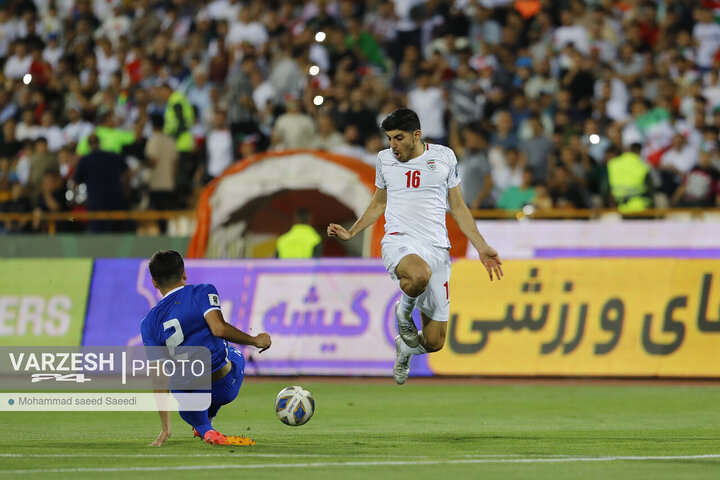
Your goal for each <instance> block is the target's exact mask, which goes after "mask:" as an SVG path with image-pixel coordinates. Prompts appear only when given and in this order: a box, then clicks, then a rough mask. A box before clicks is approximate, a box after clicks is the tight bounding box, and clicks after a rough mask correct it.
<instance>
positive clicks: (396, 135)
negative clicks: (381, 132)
mask: <svg viewBox="0 0 720 480" xmlns="http://www.w3.org/2000/svg"><path fill="white" fill-rule="evenodd" d="M386 135H387V138H388V142H390V149H391V150H392V153H393V155H395V158H397V159H398V160H399V161H400V162H407V161H408V160H410V159H411V158H413V157H415V156H416V155H415V153H416V152H415V150H416V149H417V145H418V141H419V140H420V130H415V131H414V132H412V133H410V132H406V131H404V130H390V131H389V132H386Z"/></svg>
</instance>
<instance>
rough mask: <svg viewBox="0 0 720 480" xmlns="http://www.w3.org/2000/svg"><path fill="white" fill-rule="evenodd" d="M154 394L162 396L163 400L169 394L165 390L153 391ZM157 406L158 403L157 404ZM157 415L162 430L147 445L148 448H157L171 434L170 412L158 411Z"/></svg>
mask: <svg viewBox="0 0 720 480" xmlns="http://www.w3.org/2000/svg"><path fill="white" fill-rule="evenodd" d="M153 391H154V392H155V396H156V397H157V396H158V395H163V396H165V398H167V394H169V393H170V390H168V389H167V388H166V389H158V390H155V389H154V390H153ZM158 405H159V402H158ZM158 414H159V415H160V424H161V425H162V430H160V434H159V435H158V436H157V438H156V439H155V441H154V442H152V443H150V444H148V447H159V446H161V445H162V444H163V443H165V441H166V440H167V439H168V438H170V435H171V434H172V432H171V430H170V411H169V410H158Z"/></svg>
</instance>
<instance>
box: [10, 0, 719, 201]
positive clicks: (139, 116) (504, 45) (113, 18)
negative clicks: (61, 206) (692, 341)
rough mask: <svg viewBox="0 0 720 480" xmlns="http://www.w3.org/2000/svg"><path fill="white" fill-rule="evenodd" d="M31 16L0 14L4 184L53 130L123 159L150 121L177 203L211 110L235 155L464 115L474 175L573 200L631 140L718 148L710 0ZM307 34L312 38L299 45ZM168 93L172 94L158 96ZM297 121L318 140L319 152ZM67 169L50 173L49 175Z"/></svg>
mask: <svg viewBox="0 0 720 480" xmlns="http://www.w3.org/2000/svg"><path fill="white" fill-rule="evenodd" d="M11 3H12V2H11ZM44 3H47V2H42V1H40V2H39V3H37V5H38V6H37V7H36V6H35V5H34V4H33V2H20V3H19V4H11V5H10V6H9V7H8V8H4V9H2V10H0V65H3V72H4V73H5V79H6V82H5V83H3V84H2V85H0V123H1V124H2V127H3V128H2V130H3V135H2V138H1V139H0V157H5V158H7V159H8V161H9V163H10V164H11V169H12V171H13V172H15V174H16V176H17V178H18V181H19V182H20V183H21V184H25V183H27V182H28V178H29V175H30V155H31V152H29V151H28V149H27V148H25V149H24V150H23V142H25V141H26V140H29V141H31V142H32V141H34V140H35V139H36V138H38V137H39V136H43V137H45V138H46V139H48V144H49V149H50V151H55V150H56V149H57V148H59V144H58V142H57V141H56V133H57V129H58V128H60V129H62V145H68V144H71V145H73V146H75V145H79V149H78V152H79V153H80V154H81V155H85V154H88V153H89V152H90V149H89V147H88V145H87V137H88V135H89V134H90V133H91V132H92V131H95V133H96V134H97V135H98V137H100V146H101V148H102V149H103V150H110V151H113V152H116V153H121V152H123V151H124V152H126V153H128V152H129V150H128V148H127V145H132V147H131V149H130V150H132V148H134V147H137V146H139V145H142V144H143V142H145V140H146V139H148V138H149V137H151V136H152V135H153V132H152V129H151V128H150V122H149V121H148V118H149V114H150V113H151V112H160V113H161V114H162V113H166V114H167V115H168V118H166V128H168V126H169V125H174V126H173V127H172V129H173V130H172V131H169V130H168V131H167V132H166V133H168V134H170V135H171V136H173V138H174V139H175V140H176V149H178V150H180V152H181V157H182V161H181V165H180V169H179V170H180V172H181V173H180V174H179V178H178V179H177V181H178V183H177V186H178V188H179V189H180V190H181V191H183V194H182V197H183V201H184V200H186V199H187V198H188V197H190V195H189V191H190V190H191V188H192V187H193V182H199V181H200V179H199V177H198V176H197V175H193V173H192V172H193V170H194V169H195V166H196V164H198V163H199V162H200V157H201V156H202V153H203V152H205V151H206V146H205V145H204V144H203V143H202V142H203V141H204V139H205V133H204V131H203V130H202V129H201V128H200V127H204V128H209V127H211V126H212V124H213V119H214V117H215V112H216V111H218V110H225V111H227V112H228V117H229V123H230V126H231V132H232V133H233V145H234V147H233V153H234V154H237V153H238V148H242V149H246V150H247V151H253V152H254V151H263V150H265V149H266V148H267V147H268V143H269V142H267V141H266V139H267V138H270V137H273V141H272V148H306V147H310V148H316V145H318V147H317V148H327V149H332V148H334V146H335V145H333V143H334V142H335V143H339V142H338V138H339V137H341V136H342V134H343V133H345V131H346V127H347V126H348V125H349V124H353V125H355V126H356V127H357V128H358V129H359V130H360V142H359V144H358V146H360V145H367V144H368V143H369V144H370V145H371V148H372V149H375V147H373V146H372V145H373V144H374V143H376V139H375V137H374V134H375V131H376V129H377V118H378V117H380V118H384V116H385V115H386V114H387V113H389V112H390V111H392V110H394V109H395V108H399V107H405V106H410V107H411V108H414V109H415V110H416V111H417V112H418V114H419V115H420V117H421V121H422V123H423V132H424V134H425V135H426V137H427V138H428V139H430V140H432V141H439V142H445V141H446V139H447V137H448V136H451V134H452V132H451V129H450V128H449V127H450V126H451V125H452V124H453V122H455V123H457V124H459V126H460V127H461V128H462V127H463V126H464V125H467V124H470V123H474V122H479V123H480V124H481V126H482V129H483V132H485V133H486V134H487V135H488V136H489V139H490V147H491V148H490V151H489V154H488V156H489V161H490V165H491V176H495V177H498V176H499V177H503V175H504V173H503V172H505V173H507V171H506V170H507V164H506V162H505V158H504V156H505V153H504V152H505V151H506V150H507V149H519V150H520V151H521V152H523V155H521V158H520V161H519V163H522V158H525V159H526V161H527V165H528V166H530V167H532V168H533V171H534V172H535V174H536V179H537V180H539V181H541V180H543V179H545V178H546V177H547V168H549V167H551V166H552V164H553V162H562V163H563V164H564V165H565V169H566V171H567V173H569V174H571V175H574V176H575V177H576V179H577V180H578V182H579V183H580V188H581V189H582V190H583V191H584V193H585V194H587V193H588V191H590V192H592V193H594V194H597V193H598V192H599V191H600V190H601V189H600V188H599V185H600V184H601V182H599V181H598V179H599V177H600V176H602V175H601V174H602V170H603V168H604V165H605V158H606V157H607V156H608V154H607V151H608V149H610V148H617V149H620V151H623V150H626V149H627V148H628V147H629V146H630V145H631V144H633V143H638V144H640V146H641V151H640V157H641V160H643V161H645V162H646V163H648V164H649V167H648V168H649V170H650V171H653V175H656V174H657V173H658V172H666V173H664V174H663V175H664V176H665V177H666V178H669V177H668V173H667V172H668V171H669V170H668V169H667V168H665V166H664V165H663V162H662V160H661V159H662V158H663V157H665V160H666V161H665V164H666V165H667V164H668V159H670V158H672V157H673V155H676V156H677V149H676V148H674V147H672V146H671V143H672V142H673V136H674V135H675V134H676V133H678V132H679V133H682V134H683V135H684V137H685V139H686V142H687V143H686V145H685V146H684V147H683V148H684V149H688V151H689V148H693V149H695V152H698V151H700V150H703V151H708V150H713V149H716V148H717V130H712V129H717V128H719V127H720V109H718V108H717V107H718V105H720V100H719V99H720V93H719V92H720V80H719V79H718V78H720V77H718V75H717V72H715V71H714V70H713V68H712V65H714V64H715V63H717V62H718V61H719V60H720V50H719V49H720V26H719V25H720V22H719V21H718V19H716V18H715V17H714V16H713V13H712V10H711V7H712V5H711V4H712V2H694V3H693V2H687V1H685V2H665V3H663V2H659V3H658V2H650V3H648V2H624V3H617V2H610V3H607V4H605V3H603V4H602V5H599V4H598V2H582V1H579V0H573V1H570V2H564V3H563V2H559V3H558V2H547V1H524V2H514V3H513V2H508V1H505V0H502V1H489V0H488V1H483V2H470V1H455V2H447V1H443V2H423V1H421V0H403V1H395V2H390V1H382V2H349V1H343V2H290V1H285V0H283V1H281V2H279V3H277V2H241V1H240V0H218V1H213V2H210V3H207V4H205V3H202V2H201V3H199V4H192V5H190V4H183V5H180V4H177V2H166V3H162V2H161V3H158V4H153V5H149V4H147V2H146V1H145V0H142V1H140V2H139V3H134V4H133V3H132V2H131V3H130V4H127V5H119V4H118V5H111V4H108V3H104V2H95V3H92V2H87V1H82V2H75V5H74V6H73V5H71V4H72V3H73V2H70V3H68V2H60V3H57V4H56V3H54V2H50V3H49V4H48V5H47V6H44ZM600 3H602V2H600ZM13 5H14V6H15V8H13ZM448 5H451V8H449V7H448ZM71 7H72V8H71ZM321 31H322V32H323V33H325V34H326V38H325V39H324V40H320V39H318V40H317V41H316V40H315V38H314V35H315V34H316V33H318V32H321ZM311 65H317V66H318V67H319V69H320V72H319V73H318V74H317V75H315V76H313V75H309V74H308V73H307V72H308V69H309V67H310V66H311ZM385 68H387V71H385V70H384V69H385ZM393 72H394V73H393ZM28 73H29V74H31V77H30V76H28V77H26V75H27V74H28ZM205 73H206V74H205ZM204 74H205V75H204ZM205 77H207V79H206V78H205ZM163 84H167V85H168V87H167V88H165V87H158V86H159V85H163ZM156 90H160V91H162V92H165V91H166V90H167V92H166V93H167V95H165V94H161V95H157V94H156V93H155V91H156ZM175 91H183V92H186V93H187V95H188V97H189V98H188V99H187V100H186V101H185V102H183V101H181V100H180V99H179V98H178V97H175V99H176V100H178V102H169V100H170V98H169V97H170V96H171V95H173V92H175ZM147 92H153V94H152V95H151V97H152V98H149V99H148V93H147ZM287 94H289V95H291V96H293V97H294V98H295V99H297V101H298V105H297V107H298V108H297V109H296V110H294V112H296V113H298V114H299V117H296V118H298V119H299V123H298V122H295V121H294V120H293V121H289V120H290V118H289V117H287V116H285V115H282V113H283V112H282V110H283V103H284V99H285V96H286V95H287ZM316 95H317V96H320V97H322V98H323V99H324V101H325V102H326V103H325V104H323V106H322V109H318V108H316V107H315V105H313V103H312V101H313V98H314V97H315V96H316ZM168 103H170V104H173V103H176V104H178V105H180V109H179V111H178V112H175V109H174V108H173V107H171V108H166V104H168ZM185 103H187V104H188V105H189V106H190V107H192V106H194V107H195V108H197V110H198V115H197V117H198V118H199V121H198V122H196V121H195V118H194V117H195V116H194V115H193V116H192V117H191V116H190V115H191V114H192V111H191V110H192V108H189V109H188V108H186V107H185ZM408 103H410V105H408ZM301 105H302V106H304V108H305V110H306V113H302V114H300V113H299V112H301V111H302V108H301ZM446 107H447V108H446ZM292 111H293V106H292V105H291V106H289V108H288V112H292ZM326 113H329V114H330V115H331V116H332V118H333V120H334V122H335V126H334V128H335V129H337V131H336V132H335V131H333V130H331V127H329V126H328V125H327V124H326V120H323V115H325V114H326ZM291 115H292V113H291ZM171 117H172V118H171ZM535 117H539V118H540V123H541V126H542V128H539V127H538V126H537V125H536V124H535V123H536V122H535ZM314 124H318V130H319V131H321V132H323V133H321V135H320V136H321V137H323V138H324V139H325V141H323V140H318V141H317V143H316V140H315V135H314ZM176 127H182V128H176ZM352 130H353V129H351V132H352ZM186 132H187V133H186ZM273 132H275V133H276V135H273ZM531 132H532V133H531ZM593 133H596V134H597V135H598V136H599V142H598V143H593V142H591V141H590V135H592V134H593ZM578 135H580V137H578ZM247 138H253V139H254V140H253V141H250V142H247V143H245V139H247ZM548 138H549V139H550V140H552V141H553V147H552V151H549V150H550V147H549V144H548V142H547V141H546V140H547V139H548ZM83 139H85V140H83ZM196 141H197V142H198V143H197V144H196V143H195V142H196ZM286 141H287V145H286ZM457 143H461V142H459V141H458V142H457ZM181 144H183V145H181ZM578 144H579V146H578ZM363 150H365V153H364V154H363V155H367V153H368V152H367V151H368V148H367V147H366V148H364V149H363ZM61 151H62V150H61ZM69 153H70V152H69V151H66V152H65V153H63V154H62V155H61V156H62V157H63V158H65V157H69ZM195 155H197V157H196V156H195ZM511 155H512V154H511ZM132 156H135V157H137V152H135V153H133V155H132ZM588 157H589V158H590V160H589V163H588V160H587V158H588ZM611 157H612V158H615V157H617V155H615V156H611ZM543 158H547V163H543V161H542V159H543ZM687 158H690V157H689V156H688V157H687ZM129 161H131V160H129ZM71 163H73V162H70V161H68V162H64V163H62V164H61V168H64V171H63V175H71V174H72V173H69V172H72V167H68V165H71ZM615 163H616V164H617V162H615ZM670 163H673V162H670ZM538 165H545V169H544V170H545V173H543V168H542V167H541V168H538ZM588 166H589V167H590V168H588ZM695 167H696V166H692V165H690V166H689V168H690V169H692V168H695ZM496 170H497V171H496ZM588 171H590V172H591V175H590V176H591V177H592V178H591V179H589V180H588V181H587V185H583V184H582V182H583V180H585V179H584V178H583V176H585V177H587V176H588ZM678 171H679V172H684V173H686V174H687V173H688V172H689V171H692V170H688V169H685V170H683V169H678ZM518 172H522V167H520V168H519V170H518ZM623 172H624V173H623V174H622V175H621V176H626V175H631V174H630V173H628V172H627V171H625V170H623ZM616 173H617V172H616ZM670 173H671V174H672V175H671V176H675V175H676V172H672V171H670ZM678 175H679V174H678ZM596 177H597V178H596ZM674 178H675V182H676V183H677V184H679V182H680V177H679V176H678V177H674ZM519 179H520V176H518V177H517V179H516V180H518V181H519ZM203 180H207V179H203ZM614 180H615V181H616V187H617V185H621V186H622V185H623V184H622V179H620V180H619V179H618V178H617V176H614ZM625 180H628V181H631V180H632V181H634V180H633V179H632V178H630V177H627V178H626V179H625ZM617 181H620V184H617ZM683 182H686V180H685V179H684V180H683ZM626 186H627V185H626ZM664 187H665V190H666V191H668V193H669V191H670V190H672V188H670V187H669V184H668V183H666V184H665V185H664ZM646 194H647V192H646ZM601 203H602V202H601ZM614 204H615V202H614V200H611V199H610V198H608V199H607V201H606V202H605V203H604V205H605V206H610V205H614ZM623 208H625V207H623Z"/></svg>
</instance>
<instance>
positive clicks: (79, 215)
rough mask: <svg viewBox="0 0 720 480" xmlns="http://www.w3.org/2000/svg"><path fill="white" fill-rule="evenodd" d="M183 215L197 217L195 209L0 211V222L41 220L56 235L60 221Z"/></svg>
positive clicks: (168, 217) (151, 218)
mask: <svg viewBox="0 0 720 480" xmlns="http://www.w3.org/2000/svg"><path fill="white" fill-rule="evenodd" d="M181 217H191V218H194V217H195V211H194V210H145V211H133V210H130V211H128V210H118V211H98V212H88V211H83V210H80V211H71V212H29V213H0V224H2V223H8V222H19V223H25V222H33V221H36V220H39V221H40V222H45V223H46V224H47V227H48V228H47V234H49V235H55V232H56V231H57V223H58V222H86V221H92V220H132V221H137V222H153V221H158V220H173V219H176V218H181Z"/></svg>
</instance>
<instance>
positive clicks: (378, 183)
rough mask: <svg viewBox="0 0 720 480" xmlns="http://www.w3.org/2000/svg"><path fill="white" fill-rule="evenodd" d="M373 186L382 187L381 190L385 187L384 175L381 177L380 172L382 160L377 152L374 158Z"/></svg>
mask: <svg viewBox="0 0 720 480" xmlns="http://www.w3.org/2000/svg"><path fill="white" fill-rule="evenodd" d="M375 186H376V187H378V188H382V189H383V190H385V189H386V188H387V184H386V183H385V177H383V173H382V160H381V159H380V154H379V153H378V156H377V159H376V160H375Z"/></svg>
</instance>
